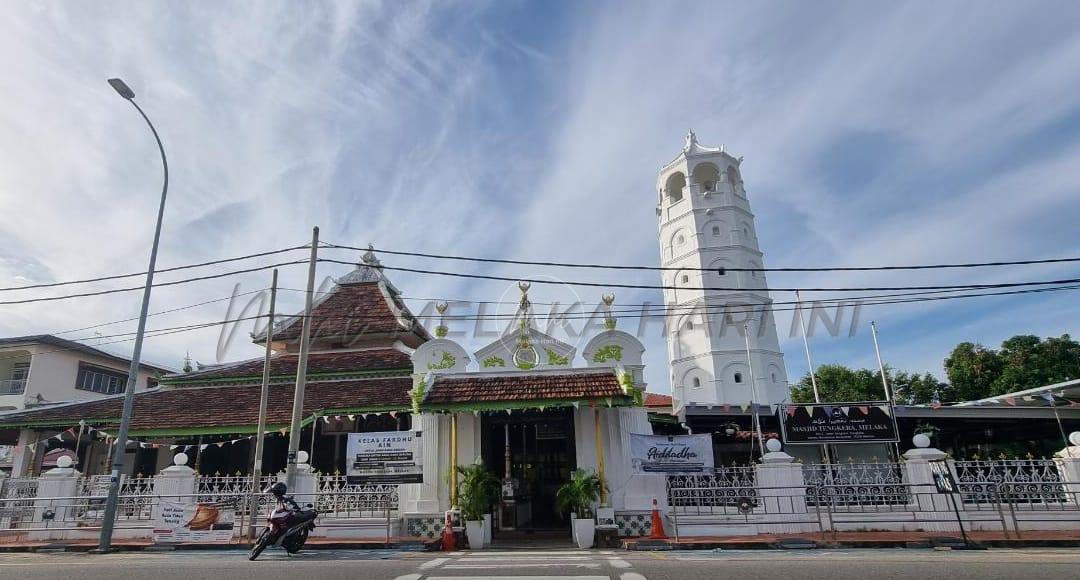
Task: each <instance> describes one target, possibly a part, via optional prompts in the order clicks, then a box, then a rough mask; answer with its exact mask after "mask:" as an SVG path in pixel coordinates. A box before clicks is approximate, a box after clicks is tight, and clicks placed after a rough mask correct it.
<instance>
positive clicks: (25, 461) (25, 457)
mask: <svg viewBox="0 0 1080 580" xmlns="http://www.w3.org/2000/svg"><path fill="white" fill-rule="evenodd" d="M36 435H37V434H36V432H35V431H34V430H33V429H23V430H21V431H19V440H18V441H17V442H16V443H15V445H16V447H15V456H14V457H12V461H13V464H12V466H11V477H26V475H27V474H28V473H29V472H30V461H31V459H33V458H34V457H35V455H36V454H37V446H34V448H33V449H30V448H29V447H27V445H28V444H30V443H33V442H34V441H35V436H36Z"/></svg>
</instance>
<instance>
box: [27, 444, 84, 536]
mask: <svg viewBox="0 0 1080 580" xmlns="http://www.w3.org/2000/svg"><path fill="white" fill-rule="evenodd" d="M65 460H66V461H65ZM58 464H59V465H62V467H57V468H56V469H50V470H49V471H47V472H45V473H43V474H41V477H39V478H38V489H37V498H38V499H36V500H35V501H34V525H35V526H41V527H46V526H49V525H52V526H56V527H61V528H62V527H71V526H73V525H74V524H75V522H74V521H69V518H68V513H67V512H68V510H69V509H71V508H70V507H69V506H72V505H74V503H75V501H74V500H72V499H71V498H73V497H75V496H76V495H77V490H78V486H79V472H78V471H75V469H74V468H73V467H71V460H70V458H67V457H64V458H63V459H61V460H60V461H58ZM49 498H68V499H49ZM46 514H51V516H52V517H45V516H46ZM64 534H65V532H64V531H63V530H55V531H49V530H46V531H40V532H31V533H30V538H31V539H34V540H58V539H63V538H64Z"/></svg>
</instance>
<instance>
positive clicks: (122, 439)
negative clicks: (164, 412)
mask: <svg viewBox="0 0 1080 580" xmlns="http://www.w3.org/2000/svg"><path fill="white" fill-rule="evenodd" d="M109 85H111V86H112V88H113V89H115V90H116V92H117V93H118V94H119V95H120V96H121V97H124V99H126V100H127V102H129V103H131V106H133V107H135V110H136V111H138V112H139V115H141V116H142V118H143V119H144V120H145V121H146V124H147V125H148V126H149V127H150V132H151V133H153V134H154V140H155V141H157V146H158V151H160V152H161V165H162V168H163V169H164V181H163V183H162V185H161V205H160V206H158V214H157V226H156V227H155V228H154V245H153V246H151V248H150V266H149V267H148V268H147V269H146V287H145V288H143V297H142V310H141V311H140V312H139V328H138V330H137V331H136V332H135V348H134V350H133V351H132V353H131V367H130V368H129V369H128V378H127V388H126V389H125V391H124V413H123V415H122V416H121V419H120V431H119V432H118V433H117V434H116V441H115V442H114V443H113V444H114V445H116V446H117V447H118V449H117V450H116V451H115V452H114V453H113V454H112V466H111V468H110V472H109V496H108V499H106V501H105V516H104V519H103V521H102V522H101V539H100V540H99V542H98V551H100V552H108V551H109V550H110V548H111V547H112V533H113V526H114V524H115V523H116V507H117V503H118V502H119V499H120V498H119V495H120V470H121V469H123V466H124V450H125V449H126V448H127V435H128V429H129V428H130V427H131V411H132V408H133V407H134V404H135V386H136V384H137V383H138V381H139V359H140V357H141V356H142V343H143V335H144V333H145V332H146V313H147V311H148V310H149V308H150V289H151V287H153V285H154V267H155V265H156V264H157V251H158V240H160V239H161V220H162V218H163V217H164V215H165V195H166V194H167V193H168V191H169V162H168V160H166V159H165V147H164V146H163V145H162V144H161V138H160V137H158V133H157V129H154V124H153V123H151V122H150V118H149V117H147V116H146V113H144V112H143V110H142V109H141V108H139V105H138V104H137V103H136V102H135V91H132V90H131V88H130V87H128V86H127V85H126V84H125V83H124V81H122V80H120V79H109Z"/></svg>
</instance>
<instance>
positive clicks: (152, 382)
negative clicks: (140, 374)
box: [124, 377, 161, 389]
mask: <svg viewBox="0 0 1080 580" xmlns="http://www.w3.org/2000/svg"><path fill="white" fill-rule="evenodd" d="M124 378H125V379H126V378H127V377H124ZM160 384H161V382H160V381H158V380H157V379H155V378H154V377H146V388H147V389H156V388H158V386H159V385H160Z"/></svg>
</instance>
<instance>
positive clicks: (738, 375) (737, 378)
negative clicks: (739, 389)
mask: <svg viewBox="0 0 1080 580" xmlns="http://www.w3.org/2000/svg"><path fill="white" fill-rule="evenodd" d="M735 382H736V383H741V382H742V373H735Z"/></svg>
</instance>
